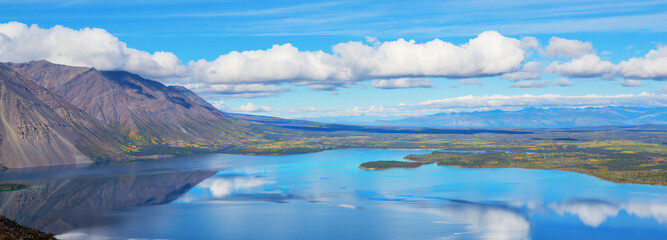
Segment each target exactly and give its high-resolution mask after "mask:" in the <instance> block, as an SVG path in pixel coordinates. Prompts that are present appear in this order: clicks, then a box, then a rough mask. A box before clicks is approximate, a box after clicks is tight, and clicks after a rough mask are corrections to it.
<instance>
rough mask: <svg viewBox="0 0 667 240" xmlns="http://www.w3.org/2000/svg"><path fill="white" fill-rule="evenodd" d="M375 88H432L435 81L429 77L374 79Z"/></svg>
mask: <svg viewBox="0 0 667 240" xmlns="http://www.w3.org/2000/svg"><path fill="white" fill-rule="evenodd" d="M372 85H373V87H374V88H383V89H395V88H432V87H433V83H431V80H429V79H428V78H394V79H378V80H373V83H372Z"/></svg>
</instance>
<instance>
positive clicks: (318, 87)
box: [308, 84, 339, 92]
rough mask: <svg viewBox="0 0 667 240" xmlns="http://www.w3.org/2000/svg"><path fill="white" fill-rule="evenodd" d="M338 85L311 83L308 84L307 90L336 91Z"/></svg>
mask: <svg viewBox="0 0 667 240" xmlns="http://www.w3.org/2000/svg"><path fill="white" fill-rule="evenodd" d="M338 87H339V85H337V84H312V85H309V86H308V89H309V90H313V91H331V92H333V91H336V90H338Z"/></svg>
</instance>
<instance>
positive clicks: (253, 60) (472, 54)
mask: <svg viewBox="0 0 667 240" xmlns="http://www.w3.org/2000/svg"><path fill="white" fill-rule="evenodd" d="M524 60H525V50H524V49H523V48H522V44H521V41H520V40H518V39H514V38H508V37H505V36H503V35H501V34H500V33H498V32H495V31H488V32H483V33H481V34H479V35H478V36H477V37H476V38H474V39H471V40H470V41H468V43H466V44H463V45H454V44H452V43H449V42H445V41H442V40H439V39H435V40H432V41H429V42H426V43H416V42H415V41H414V40H404V39H398V40H396V41H387V42H382V43H377V42H375V43H374V44H373V45H367V44H364V43H362V42H346V43H340V44H337V45H335V46H334V47H333V54H327V53H324V52H322V51H314V52H311V51H300V50H299V49H297V48H296V47H294V46H292V45H291V44H284V45H274V46H273V47H272V48H270V49H267V50H257V51H244V52H236V51H234V52H231V53H229V54H224V55H221V56H220V57H218V58H217V59H216V60H214V61H210V62H209V61H206V60H199V61H192V62H190V64H189V65H190V66H191V67H192V69H193V73H194V75H195V78H197V79H202V80H203V81H206V82H209V83H228V84H229V83H266V82H274V83H279V82H297V81H303V80H307V81H322V82H328V83H331V82H350V81H360V80H366V79H373V78H375V79H390V78H402V77H429V76H437V77H455V78H461V77H478V76H491V75H498V74H502V73H505V72H509V71H512V70H513V69H515V68H517V67H518V66H519V65H520V64H521V63H522V62H523V61H524Z"/></svg>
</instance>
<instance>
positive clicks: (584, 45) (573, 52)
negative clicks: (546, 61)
mask: <svg viewBox="0 0 667 240" xmlns="http://www.w3.org/2000/svg"><path fill="white" fill-rule="evenodd" d="M545 51H546V53H545V54H546V55H547V56H552V57H580V56H584V55H590V54H593V53H594V52H593V45H592V44H591V43H590V42H582V41H579V40H570V39H565V38H559V37H552V38H551V40H549V45H547V47H546V48H545Z"/></svg>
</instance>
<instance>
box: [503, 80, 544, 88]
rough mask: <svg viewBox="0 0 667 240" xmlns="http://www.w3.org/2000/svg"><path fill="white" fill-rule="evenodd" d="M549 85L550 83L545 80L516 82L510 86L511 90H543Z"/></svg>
mask: <svg viewBox="0 0 667 240" xmlns="http://www.w3.org/2000/svg"><path fill="white" fill-rule="evenodd" d="M549 85H551V82H549V81H547V80H541V81H538V80H528V81H517V82H514V83H512V84H511V85H510V87H513V88H545V87H548V86H549Z"/></svg>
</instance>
